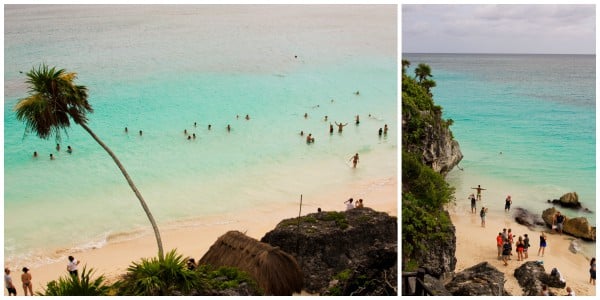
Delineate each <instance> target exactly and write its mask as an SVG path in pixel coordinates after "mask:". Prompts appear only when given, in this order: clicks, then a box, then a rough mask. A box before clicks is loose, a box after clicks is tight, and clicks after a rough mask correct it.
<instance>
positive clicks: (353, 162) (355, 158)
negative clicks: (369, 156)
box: [350, 153, 358, 168]
mask: <svg viewBox="0 0 600 300" xmlns="http://www.w3.org/2000/svg"><path fill="white" fill-rule="evenodd" d="M350 160H351V161H352V167H353V168H356V164H358V153H356V154H354V156H352V157H351V158H350Z"/></svg>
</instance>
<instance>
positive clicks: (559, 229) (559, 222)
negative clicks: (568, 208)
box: [553, 211, 565, 235]
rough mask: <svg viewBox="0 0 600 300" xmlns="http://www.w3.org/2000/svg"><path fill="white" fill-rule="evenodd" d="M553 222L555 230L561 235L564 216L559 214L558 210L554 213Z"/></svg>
mask: <svg viewBox="0 0 600 300" xmlns="http://www.w3.org/2000/svg"><path fill="white" fill-rule="evenodd" d="M553 223H554V225H556V232H558V234H560V235H562V231H563V224H564V223H565V216H564V215H561V214H560V211H557V212H556V215H554V221H553Z"/></svg>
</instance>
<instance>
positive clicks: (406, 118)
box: [402, 64, 463, 175]
mask: <svg viewBox="0 0 600 300" xmlns="http://www.w3.org/2000/svg"><path fill="white" fill-rule="evenodd" d="M422 65H423V64H421V65H419V66H420V67H421V66H422ZM424 66H427V65H424ZM427 68H428V67H427ZM417 70H418V69H417ZM427 74H429V75H421V76H425V78H427V76H432V75H431V74H430V70H429V72H427ZM426 82H428V83H429V85H426V84H424V83H426ZM432 83H433V86H435V82H434V81H432V80H430V79H423V80H421V81H420V82H419V81H417V80H416V79H415V78H411V77H409V76H407V75H406V74H404V68H403V74H402V149H403V151H407V152H409V153H414V154H418V155H419V156H420V158H421V161H422V162H423V164H425V165H427V166H429V167H431V168H432V169H433V170H434V171H435V172H438V173H440V174H442V175H446V174H447V173H448V172H450V170H452V168H454V167H455V166H457V165H458V163H460V161H461V160H462V158H463V154H462V152H461V151H460V146H459V144H458V142H457V141H456V140H454V137H453V135H452V132H451V131H450V126H451V125H452V124H453V122H454V121H453V120H452V119H448V120H444V119H443V118H442V107H441V106H439V105H435V103H434V101H433V95H432V94H431V91H430V88H431V87H430V86H431V85H432Z"/></svg>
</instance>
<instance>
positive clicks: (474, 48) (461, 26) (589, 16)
mask: <svg viewBox="0 0 600 300" xmlns="http://www.w3.org/2000/svg"><path fill="white" fill-rule="evenodd" d="M595 18H596V14H595V6H594V5H548V4H540V5H452V4H448V5H403V6H402V47H403V52H487V53H489V52H496V53H587V54H589V53H595V49H596V46H595V38H596V31H595V23H596V20H595Z"/></svg>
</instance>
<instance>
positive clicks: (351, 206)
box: [344, 198, 354, 210]
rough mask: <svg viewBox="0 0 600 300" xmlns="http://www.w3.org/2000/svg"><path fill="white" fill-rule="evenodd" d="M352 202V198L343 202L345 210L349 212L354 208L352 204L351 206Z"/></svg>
mask: <svg viewBox="0 0 600 300" xmlns="http://www.w3.org/2000/svg"><path fill="white" fill-rule="evenodd" d="M353 201H354V199H352V198H350V199H348V200H346V201H344V204H346V210H351V209H353V208H354V204H352V202H353Z"/></svg>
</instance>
